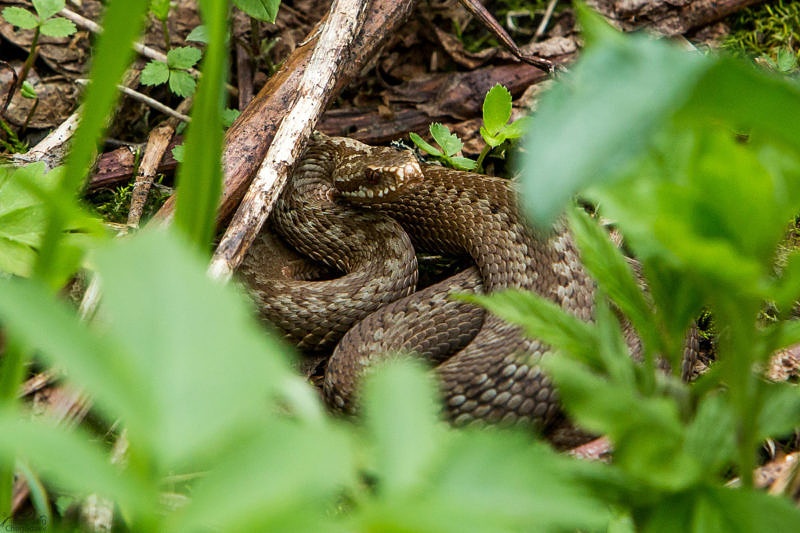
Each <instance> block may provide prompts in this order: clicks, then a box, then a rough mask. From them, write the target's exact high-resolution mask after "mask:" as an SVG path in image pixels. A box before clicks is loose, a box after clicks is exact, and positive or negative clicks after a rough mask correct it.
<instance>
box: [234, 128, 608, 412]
mask: <svg viewBox="0 0 800 533" xmlns="http://www.w3.org/2000/svg"><path fill="white" fill-rule="evenodd" d="M271 223H272V224H273V226H274V228H275V229H276V231H277V232H278V233H280V234H281V236H282V237H283V238H284V239H285V240H286V241H288V242H289V243H290V244H291V245H292V246H294V247H295V248H296V249H297V250H299V251H300V252H301V253H303V254H305V255H307V256H309V257H311V258H312V259H314V260H315V261H318V262H320V263H322V264H324V265H327V266H328V267H330V268H332V269H335V270H337V271H340V272H343V273H344V274H343V275H342V276H341V277H338V278H335V279H328V280H321V281H320V280H316V281H307V280H276V279H264V278H263V276H259V275H258V261H259V260H258V258H252V257H250V258H249V259H248V260H246V261H245V265H244V268H243V269H242V271H241V272H242V274H243V277H244V278H245V281H246V282H247V283H248V284H249V285H250V287H251V290H252V292H253V294H254V296H255V298H256V300H257V304H258V305H259V308H260V311H261V313H262V315H263V316H264V317H265V318H266V319H267V320H269V321H270V322H272V323H273V324H275V325H276V326H277V327H278V328H279V329H280V330H282V331H283V332H284V333H285V334H286V336H287V337H288V338H289V339H290V340H291V341H293V342H294V343H296V344H297V345H299V346H300V347H301V348H303V349H305V350H309V351H317V350H326V349H330V348H331V347H332V346H334V345H335V346H336V348H335V349H334V352H333V355H332V357H331V358H330V361H329V363H328V367H327V370H326V375H325V382H324V392H325V396H326V398H327V399H328V401H329V402H330V403H331V404H332V405H333V406H335V407H337V408H340V409H345V410H346V409H349V408H351V407H352V405H353V403H354V396H355V393H356V391H357V383H358V380H359V378H360V377H361V376H362V375H363V374H364V372H365V371H366V370H367V369H368V368H369V366H370V365H372V364H374V362H375V361H376V360H377V359H379V358H380V357H382V356H383V355H382V354H384V353H385V352H387V351H393V350H402V351H409V352H414V353H416V354H419V355H420V356H421V357H424V358H425V359H427V360H429V361H431V362H432V363H433V364H436V365H437V366H436V371H437V374H438V376H439V380H440V383H441V390H442V394H443V396H444V399H445V405H446V406H447V410H448V412H449V415H450V417H451V418H452V419H453V420H454V421H455V422H456V423H464V422H469V421H471V420H474V419H482V420H486V421H490V422H494V421H501V422H524V421H530V422H534V423H536V424H537V425H539V426H546V425H548V424H550V423H551V422H553V421H554V420H555V419H556V418H557V415H558V413H559V408H558V401H557V394H556V392H555V390H554V388H553V386H552V384H551V382H550V380H549V379H548V377H547V376H546V375H544V374H543V373H542V372H541V371H540V369H539V366H538V365H537V362H538V361H539V360H540V358H542V357H544V356H546V355H547V354H548V353H549V348H548V347H547V346H546V345H544V344H543V343H541V342H539V341H537V340H530V339H526V338H524V337H523V336H522V335H521V334H520V331H519V329H518V328H517V327H515V326H511V325H509V324H507V323H505V322H504V321H502V320H501V319H499V318H497V317H496V316H494V315H489V314H486V313H484V311H483V310H481V309H478V308H476V307H474V306H472V305H470V304H466V303H459V302H455V301H452V300H450V299H449V298H448V297H447V296H448V294H450V293H452V292H463V291H473V292H474V291H481V290H483V291H487V292H493V291H497V290H501V289H505V288H509V287H514V288H520V289H527V290H531V291H535V292H536V293H538V294H540V295H542V296H544V297H546V298H548V299H550V300H552V301H553V302H556V303H558V304H559V305H561V306H562V307H563V308H564V309H566V310H568V311H569V312H571V313H573V314H574V315H575V316H577V317H579V318H581V319H584V320H591V317H592V313H593V299H594V284H593V281H592V280H591V279H590V278H589V276H588V275H587V273H586V272H585V270H584V269H583V267H582V266H581V263H580V261H579V257H578V253H577V251H576V249H575V247H574V245H573V243H572V240H571V238H570V236H569V234H568V232H567V231H566V230H565V229H564V228H563V227H557V228H555V229H553V230H552V231H551V232H549V233H538V232H536V231H534V230H533V229H532V228H530V227H529V226H527V225H526V224H525V223H524V222H523V220H522V217H521V215H520V213H519V212H518V209H517V206H516V195H515V191H514V186H513V184H512V182H510V181H508V180H505V179H500V178H493V177H487V176H484V175H480V174H475V173H469V172H461V171H455V170H451V169H446V168H442V167H438V166H432V165H421V164H419V163H418V162H417V160H416V159H415V158H414V157H413V155H412V154H411V153H410V152H398V151H396V150H393V149H390V148H373V147H369V146H366V145H364V144H361V143H359V142H357V141H353V140H350V139H343V138H332V137H325V136H323V135H321V134H315V135H314V136H313V138H312V140H311V143H310V145H309V148H308V149H307V151H306V153H305V155H304V157H303V158H302V160H301V162H300V163H299V165H298V167H297V169H296V170H295V172H294V175H293V177H292V179H291V180H290V183H289V184H288V185H287V187H286V189H285V190H284V192H283V193H282V195H281V197H280V199H279V201H278V203H277V205H276V207H275V210H274V212H273V215H272V218H271ZM415 251H429V252H438V253H445V254H468V255H469V256H470V257H471V258H472V259H473V261H474V263H475V267H473V268H470V269H468V270H466V271H464V272H462V273H460V274H458V275H456V276H454V277H452V278H449V279H447V280H445V281H443V282H440V283H438V284H436V285H433V286H431V287H428V288H426V289H424V290H422V291H420V292H417V293H413V290H414V286H415V284H416V281H417V264H416V258H415ZM412 293H413V294H412ZM376 310H377V312H376ZM354 326H355V327H354ZM337 343H338V344H337Z"/></svg>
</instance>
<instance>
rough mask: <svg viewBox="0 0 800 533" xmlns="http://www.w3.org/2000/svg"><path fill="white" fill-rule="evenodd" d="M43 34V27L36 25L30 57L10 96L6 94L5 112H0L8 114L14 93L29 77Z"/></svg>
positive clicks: (26, 59) (9, 93)
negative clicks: (40, 36) (40, 37)
mask: <svg viewBox="0 0 800 533" xmlns="http://www.w3.org/2000/svg"><path fill="white" fill-rule="evenodd" d="M40 34H41V29H40V28H39V26H37V27H36V31H35V32H34V34H33V40H32V41H31V50H30V52H28V57H27V58H25V64H24V65H22V72H20V74H19V76H18V77H17V81H16V82H15V83H14V85H13V86H12V87H11V89H10V90H9V91H8V96H6V102H5V104H3V112H2V113H0V114H2V115H5V114H6V111H7V110H8V106H9V105H11V99H12V98H13V97H14V94H15V93H16V92H17V91H18V90H19V88H20V87H22V82H24V81H25V79H26V78H27V77H28V72H30V70H31V67H32V66H33V62H34V61H36V57H37V56H38V55H39V35H40Z"/></svg>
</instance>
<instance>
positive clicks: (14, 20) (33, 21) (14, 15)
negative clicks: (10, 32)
mask: <svg viewBox="0 0 800 533" xmlns="http://www.w3.org/2000/svg"><path fill="white" fill-rule="evenodd" d="M3 18H4V19H6V21H7V22H8V23H9V24H12V25H14V26H17V27H18V28H21V29H23V30H32V29H33V28H35V27H36V26H38V25H39V19H37V18H36V15H34V14H33V13H31V12H30V11H28V10H27V9H23V8H21V7H16V6H14V7H7V8H5V9H3Z"/></svg>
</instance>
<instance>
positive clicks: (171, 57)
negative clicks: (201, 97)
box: [141, 46, 203, 98]
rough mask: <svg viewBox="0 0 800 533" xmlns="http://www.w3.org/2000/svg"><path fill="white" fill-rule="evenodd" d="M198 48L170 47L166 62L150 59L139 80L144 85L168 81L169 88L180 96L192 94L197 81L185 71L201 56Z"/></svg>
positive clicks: (184, 96)
mask: <svg viewBox="0 0 800 533" xmlns="http://www.w3.org/2000/svg"><path fill="white" fill-rule="evenodd" d="M202 55H203V54H202V52H201V51H200V49H198V48H195V47H193V46H181V47H178V48H172V49H171V50H170V51H169V52H167V62H166V63H164V62H163V61H156V60H153V61H150V62H149V63H148V64H147V65H145V67H144V69H143V70H142V76H141V82H142V83H143V84H144V85H161V84H162V83H167V82H169V89H170V91H172V92H173V93H174V94H175V95H177V96H180V97H182V98H186V97H187V96H191V95H193V94H194V91H195V88H196V87H197V83H196V82H195V81H194V78H193V77H192V75H191V74H189V73H188V72H186V71H187V70H189V69H190V68H192V67H194V66H195V65H196V64H197V62H198V61H200V57H201V56H202Z"/></svg>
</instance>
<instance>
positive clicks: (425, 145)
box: [408, 131, 444, 157]
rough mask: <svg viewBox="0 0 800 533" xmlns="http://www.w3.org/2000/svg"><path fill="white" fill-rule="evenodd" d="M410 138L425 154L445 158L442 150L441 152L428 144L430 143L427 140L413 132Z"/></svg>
mask: <svg viewBox="0 0 800 533" xmlns="http://www.w3.org/2000/svg"><path fill="white" fill-rule="evenodd" d="M408 136H409V137H410V138H411V140H412V141H414V144H416V145H417V146H419V147H420V148H421V149H422V150H424V151H425V152H427V153H429V154H431V155H435V156H439V157H441V156H444V153H442V151H441V150H439V149H438V148H436V147H435V146H432V145H430V144H428V142H427V141H426V140H425V139H423V138H422V137H420V136H419V135H417V134H416V133H414V132H413V131H412V132H411V133H409V134H408Z"/></svg>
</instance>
